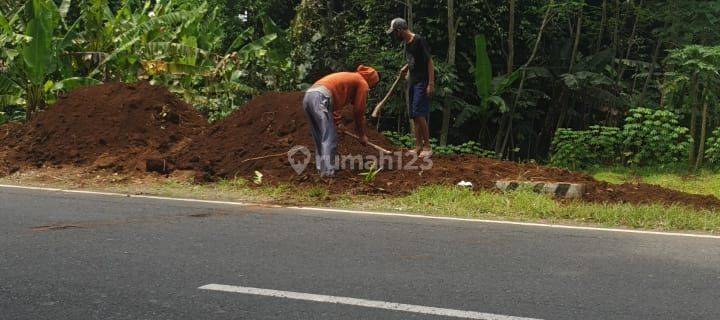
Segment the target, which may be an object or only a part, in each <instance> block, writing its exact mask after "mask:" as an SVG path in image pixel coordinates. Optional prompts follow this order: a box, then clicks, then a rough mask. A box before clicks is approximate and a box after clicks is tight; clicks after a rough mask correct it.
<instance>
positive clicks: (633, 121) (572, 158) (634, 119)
mask: <svg viewBox="0 0 720 320" xmlns="http://www.w3.org/2000/svg"><path fill="white" fill-rule="evenodd" d="M689 146H690V137H689V135H688V129H687V128H685V127H682V126H680V125H679V121H678V116H677V115H676V114H674V113H672V112H670V111H665V110H651V109H646V108H636V109H632V110H630V115H629V116H628V118H627V119H625V125H624V126H623V128H622V130H620V129H619V128H614V127H600V126H591V127H590V128H589V129H588V130H577V131H576V130H571V129H560V130H558V133H557V134H556V135H555V139H554V140H553V156H552V158H551V160H550V163H551V164H552V165H554V166H559V167H566V168H571V169H579V168H583V167H589V166H592V165H618V164H622V165H625V164H628V165H634V166H637V165H653V166H659V167H662V166H667V165H674V164H678V163H679V162H680V161H681V159H683V158H684V156H685V155H686V154H687V152H688V148H689Z"/></svg>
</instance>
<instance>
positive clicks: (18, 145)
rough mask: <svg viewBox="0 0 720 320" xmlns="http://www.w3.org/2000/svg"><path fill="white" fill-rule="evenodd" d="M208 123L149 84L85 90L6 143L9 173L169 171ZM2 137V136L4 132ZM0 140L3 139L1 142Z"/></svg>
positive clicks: (63, 100)
mask: <svg viewBox="0 0 720 320" xmlns="http://www.w3.org/2000/svg"><path fill="white" fill-rule="evenodd" d="M206 125H207V121H206V120H205V119H204V118H203V117H202V116H201V115H200V114H199V113H198V112H196V111H195V109H193V108H192V107H191V106H190V105H188V104H186V103H185V102H183V101H182V100H180V99H178V98H176V97H175V96H174V95H173V94H172V93H170V92H169V91H168V90H167V89H165V88H164V87H160V86H152V85H150V84H148V83H146V82H141V83H137V84H122V83H109V84H103V85H99V86H93V87H86V88H81V89H78V90H76V91H73V92H72V93H70V94H69V95H68V96H66V97H61V98H60V99H59V101H58V102H57V103H56V104H55V105H53V106H51V107H49V108H48V109H47V110H46V111H44V112H42V113H40V114H38V115H37V116H36V117H35V118H34V119H33V120H32V121H31V122H29V123H28V124H26V125H24V126H22V127H21V128H19V129H18V128H15V129H14V130H12V131H10V133H9V135H8V136H7V137H6V138H5V139H4V140H3V145H4V148H3V149H5V152H4V153H5V160H6V161H7V162H9V163H10V164H12V165H13V166H11V167H10V168H9V171H16V170H18V169H20V168H21V167H22V166H27V165H31V166H37V167H41V166H43V165H61V164H72V165H78V166H94V167H97V168H101V169H112V170H117V171H132V170H135V169H138V170H140V171H160V172H169V171H171V170H172V166H173V164H172V163H170V162H168V161H165V159H167V158H168V155H170V154H172V153H174V152H177V151H178V150H179V149H181V148H182V147H183V146H186V145H187V144H189V143H190V142H191V140H190V139H191V138H192V137H194V136H196V135H198V134H199V133H200V132H201V131H202V130H203V129H204V128H205V127H206ZM2 135H4V133H2ZM2 135H0V137H2Z"/></svg>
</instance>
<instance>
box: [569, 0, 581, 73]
mask: <svg viewBox="0 0 720 320" xmlns="http://www.w3.org/2000/svg"><path fill="white" fill-rule="evenodd" d="M582 23H583V10H582V9H580V13H578V18H577V26H576V27H575V43H574V44H573V51H572V54H571V55H570V67H569V68H568V72H572V71H573V69H574V68H575V59H577V54H578V48H579V47H580V36H581V34H582Z"/></svg>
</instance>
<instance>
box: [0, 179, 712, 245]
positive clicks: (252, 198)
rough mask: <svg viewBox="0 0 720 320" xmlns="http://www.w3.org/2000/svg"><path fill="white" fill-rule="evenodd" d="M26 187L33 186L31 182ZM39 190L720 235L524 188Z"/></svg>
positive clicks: (672, 215)
mask: <svg viewBox="0 0 720 320" xmlns="http://www.w3.org/2000/svg"><path fill="white" fill-rule="evenodd" d="M3 183H5V184H7V185H13V184H17V183H8V182H7V181H3V180H2V179H0V184H3ZM28 186H30V187H32V184H28ZM36 186H37V185H36ZM42 187H48V188H57V189H62V190H65V189H68V190H71V191H72V190H78V191H83V190H84V191H91V192H93V191H94V192H101V193H102V192H109V193H116V194H129V195H140V196H158V197H168V198H185V199H197V200H200V201H231V202H240V203H245V204H247V203H257V204H276V205H282V206H297V207H303V206H304V207H319V208H327V209H328V210H333V209H341V210H342V209H345V210H363V211H382V212H388V213H397V214H411V215H420V216H438V217H451V218H462V219H478V220H493V221H509V222H527V223H543V224H553V225H554V224H562V225H568V226H590V227H603V228H626V229H636V230H650V231H665V232H679V231H689V232H700V233H707V234H720V215H718V214H717V213H714V212H712V211H710V210H697V209H694V208H689V207H685V206H678V205H676V206H663V205H631V204H595V203H585V202H580V201H563V202H558V201H556V200H554V199H552V198H551V197H550V196H547V195H543V194H537V193H534V192H532V191H531V190H523V189H521V190H516V191H513V192H493V191H486V190H480V191H471V190H468V189H464V188H460V187H452V186H428V187H421V188H419V189H417V190H416V191H414V192H413V193H411V194H409V195H406V196H401V197H386V196H368V195H348V194H343V195H329V193H328V192H327V190H325V189H323V188H319V187H313V188H303V189H300V190H298V189H297V187H291V186H287V185H280V186H260V187H256V186H254V187H251V186H250V183H249V182H248V181H247V180H244V179H236V180H224V181H220V182H218V183H214V184H206V185H197V184H192V183H187V182H178V181H172V180H169V181H166V182H164V183H159V184H151V185H147V184H145V185H141V186H136V185H110V186H107V185H106V186H91V187H87V188H72V187H67V186H62V185H52V184H50V185H47V184H44V185H42ZM291 191H292V192H291Z"/></svg>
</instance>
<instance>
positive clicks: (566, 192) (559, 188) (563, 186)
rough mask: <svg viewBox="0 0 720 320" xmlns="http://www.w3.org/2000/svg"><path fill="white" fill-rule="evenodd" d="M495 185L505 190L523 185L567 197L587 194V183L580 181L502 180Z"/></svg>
mask: <svg viewBox="0 0 720 320" xmlns="http://www.w3.org/2000/svg"><path fill="white" fill-rule="evenodd" d="M495 187H496V188H498V189H500V190H503V191H513V190H517V189H518V188H520V187H523V188H528V189H532V190H533V191H534V192H537V193H545V194H550V195H553V196H555V197H557V198H566V199H579V198H581V197H582V196H583V194H585V185H584V184H579V183H563V182H533V181H515V180H500V181H496V182H495Z"/></svg>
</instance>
